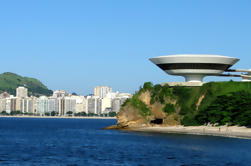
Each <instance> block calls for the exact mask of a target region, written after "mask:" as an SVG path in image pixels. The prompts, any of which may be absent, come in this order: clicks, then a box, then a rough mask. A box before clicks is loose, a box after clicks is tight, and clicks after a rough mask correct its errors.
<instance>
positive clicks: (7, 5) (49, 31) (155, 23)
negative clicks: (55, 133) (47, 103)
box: [0, 0, 251, 94]
mask: <svg viewBox="0 0 251 166" xmlns="http://www.w3.org/2000/svg"><path fill="white" fill-rule="evenodd" d="M181 53H197V54H200V53H205V54H221V55H226V56H234V57H238V58H240V59H241V61H239V62H238V63H237V64H236V67H241V68H251V1H250V0H239V1H238V0H234V1H231V0H207V1H206V0H172V1H171V0H170V1H168V0H151V1H150V0H89V1H84V0H67V1H66V0H40V1H39V0H37V1H34V0H30V1H28V0H22V1H20V0H7V1H1V2H0V57H1V59H0V60H1V65H0V72H1V73H2V72H7V71H9V72H14V73H17V74H20V75H22V76H29V77H35V78H38V79H39V80H41V81H42V82H43V83H44V84H45V85H47V86H48V88H50V89H52V90H55V89H65V90H67V91H69V92H77V93H80V94H88V93H92V92H93V87H94V86H96V85H109V86H111V87H113V89H114V90H119V91H122V92H134V91H135V90H137V89H138V87H139V86H140V85H142V84H143V83H144V82H146V81H152V82H153V83H162V82H167V81H183V80H184V79H183V78H182V77H180V78H179V77H174V76H169V75H167V74H165V73H164V72H162V71H161V70H160V69H158V68H157V67H156V66H155V65H153V64H152V63H151V62H150V61H149V60H148V59H149V58H151V57H155V56H161V55H166V54H181ZM213 79H215V78H213V77H208V78H207V79H206V81H210V80H213ZM222 79H223V78H221V80H222ZM227 79H229V78H227ZM218 80H219V79H218ZM223 80H224V79H223Z"/></svg>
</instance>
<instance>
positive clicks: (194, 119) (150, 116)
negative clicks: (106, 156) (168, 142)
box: [117, 81, 251, 127]
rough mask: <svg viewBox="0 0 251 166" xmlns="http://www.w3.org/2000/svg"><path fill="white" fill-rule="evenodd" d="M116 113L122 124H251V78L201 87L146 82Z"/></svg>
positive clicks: (212, 83)
mask: <svg viewBox="0 0 251 166" xmlns="http://www.w3.org/2000/svg"><path fill="white" fill-rule="evenodd" d="M117 117H118V125H119V126H121V127H125V126H130V125H131V124H133V125H134V126H139V125H143V124H144V125H152V124H154V123H161V124H163V125H180V124H182V125H185V126H194V125H205V124H209V123H210V124H214V125H226V124H228V125H240V126H251V82H233V81H229V82H210V83H206V84H204V85H203V86H201V87H181V86H175V87H169V86H168V85H167V84H166V85H163V86H162V85H159V84H157V85H152V83H150V82H147V83H145V84H144V86H143V87H142V88H140V90H139V91H138V92H137V93H136V94H134V96H133V97H132V98H131V99H129V100H127V101H126V102H125V103H124V105H123V106H122V108H121V110H120V112H119V113H118V116H117ZM131 127H133V126H131Z"/></svg>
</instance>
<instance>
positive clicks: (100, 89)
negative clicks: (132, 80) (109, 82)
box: [94, 86, 112, 98]
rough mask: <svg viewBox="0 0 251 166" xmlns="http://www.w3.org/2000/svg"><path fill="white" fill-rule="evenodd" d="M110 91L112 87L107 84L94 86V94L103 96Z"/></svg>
mask: <svg viewBox="0 0 251 166" xmlns="http://www.w3.org/2000/svg"><path fill="white" fill-rule="evenodd" d="M111 92H112V88H111V87H109V86H97V87H95V88H94V96H98V97H100V98H105V97H106V95H107V94H108V93H111Z"/></svg>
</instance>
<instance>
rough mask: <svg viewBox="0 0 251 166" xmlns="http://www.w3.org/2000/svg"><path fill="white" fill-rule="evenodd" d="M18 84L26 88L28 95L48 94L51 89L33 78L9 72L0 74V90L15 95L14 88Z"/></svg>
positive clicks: (50, 92)
mask: <svg viewBox="0 0 251 166" xmlns="http://www.w3.org/2000/svg"><path fill="white" fill-rule="evenodd" d="M18 86H24V87H26V88H28V92H29V96H31V95H33V96H41V95H46V96H49V95H51V94H52V91H51V90H49V89H48V88H47V87H46V86H45V85H44V84H42V83H41V82H40V81H39V80H37V79H35V78H29V77H22V76H20V75H17V74H14V73H10V72H6V73H3V74H0V92H8V93H10V94H12V95H16V88H17V87H18Z"/></svg>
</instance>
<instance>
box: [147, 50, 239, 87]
mask: <svg viewBox="0 0 251 166" xmlns="http://www.w3.org/2000/svg"><path fill="white" fill-rule="evenodd" d="M150 61H152V62H153V63H154V64H156V65H157V66H158V67H159V68H161V69H162V70H164V71H165V72H166V73H168V74H170V75H178V76H183V77H185V79H186V82H202V81H203V78H204V77H205V76H216V75H221V74H222V73H223V72H224V71H227V70H228V69H229V68H230V67H231V66H232V65H234V64H235V63H236V62H238V61H239V59H237V58H233V57H227V56H220V55H199V54H181V55H167V56H159V57H155V58H151V59H150Z"/></svg>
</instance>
